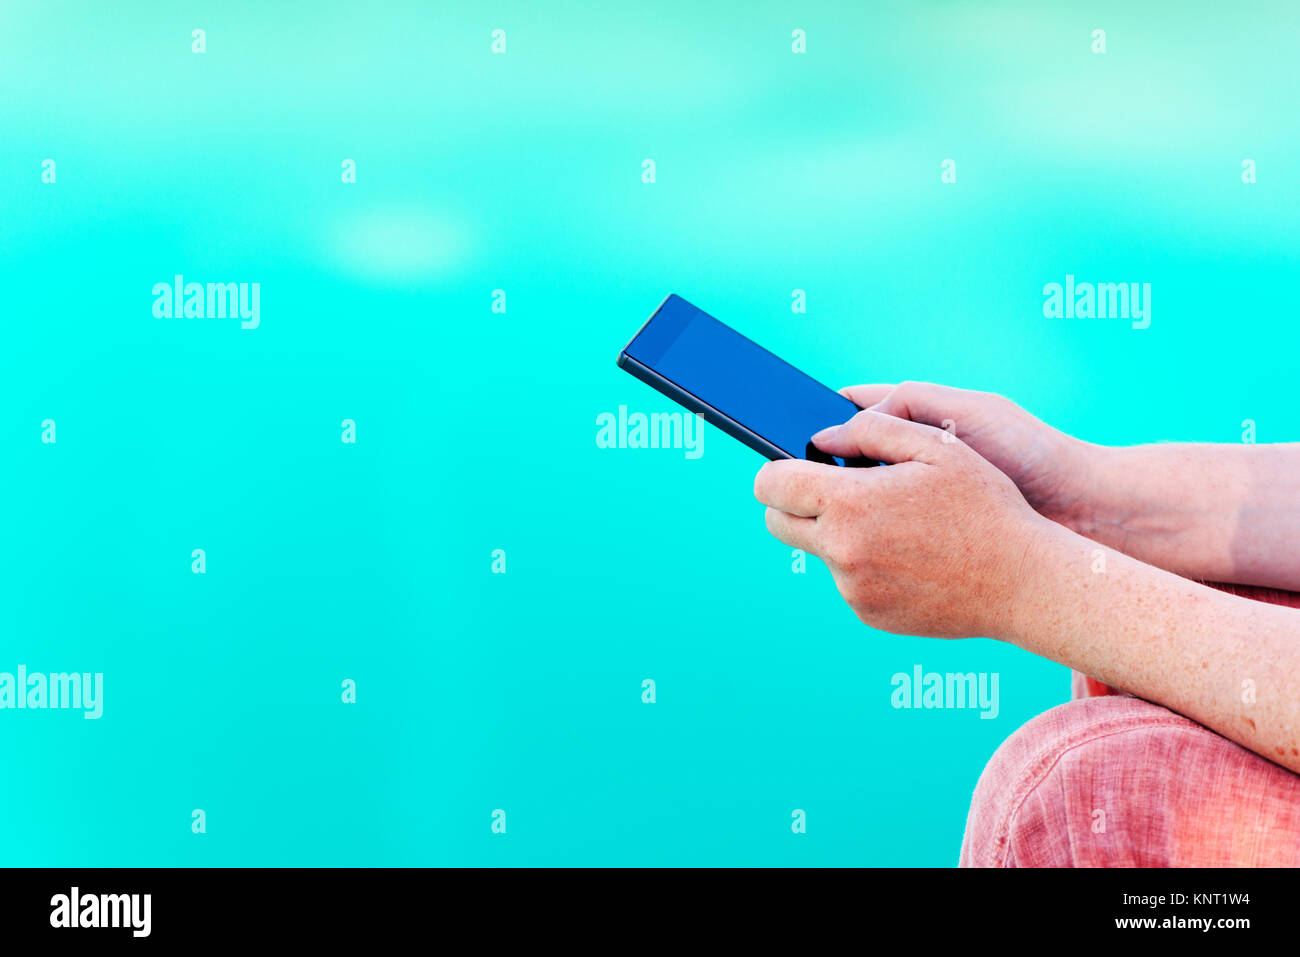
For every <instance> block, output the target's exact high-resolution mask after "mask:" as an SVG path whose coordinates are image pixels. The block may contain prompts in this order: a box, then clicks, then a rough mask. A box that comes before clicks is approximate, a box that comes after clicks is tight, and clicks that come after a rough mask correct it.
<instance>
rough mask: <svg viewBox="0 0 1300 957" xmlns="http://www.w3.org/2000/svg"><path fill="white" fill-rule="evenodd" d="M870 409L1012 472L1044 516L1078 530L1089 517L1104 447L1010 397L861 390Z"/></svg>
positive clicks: (911, 387) (925, 389)
mask: <svg viewBox="0 0 1300 957" xmlns="http://www.w3.org/2000/svg"><path fill="white" fill-rule="evenodd" d="M840 392H841V394H842V395H844V396H847V397H848V398H849V399H851V400H853V401H854V402H856V403H857V404H858V405H860V406H862V407H863V408H868V409H869V408H874V409H875V410H876V411H878V412H884V413H886V414H888V415H894V416H898V417H899V418H903V419H909V420H911V421H913V422H920V423H923V424H925V425H932V426H934V427H936V428H940V429H943V430H944V431H945V432H947V433H948V434H949V436H950V438H957V439H960V440H961V441H962V442H965V443H966V444H967V445H969V446H970V447H971V448H973V449H974V450H975V451H976V452H978V453H979V454H980V455H982V456H983V457H984V458H986V459H988V460H989V461H990V462H992V463H993V464H994V465H996V466H997V467H998V468H999V469H1001V470H1002V471H1003V472H1005V473H1006V474H1007V475H1008V476H1009V477H1010V478H1011V480H1012V481H1013V482H1015V483H1016V486H1017V487H1018V488H1019V489H1020V492H1021V494H1023V495H1024V497H1025V499H1026V500H1028V502H1029V504H1030V505H1032V506H1033V507H1034V508H1035V509H1036V510H1037V511H1039V512H1040V513H1042V514H1043V515H1045V516H1047V517H1048V518H1050V519H1052V520H1053V521H1056V522H1059V523H1060V524H1062V525H1067V526H1069V527H1071V528H1075V529H1076V530H1077V529H1078V528H1079V527H1080V525H1082V524H1084V522H1085V520H1086V519H1088V518H1089V517H1090V512H1091V510H1092V506H1093V503H1092V502H1091V501H1090V499H1091V496H1092V486H1093V481H1092V477H1091V473H1090V468H1091V465H1092V464H1093V462H1094V459H1095V456H1096V455H1097V454H1098V453H1099V449H1098V447H1097V446H1091V445H1089V444H1088V443H1086V442H1081V441H1079V440H1078V439H1075V438H1072V437H1070V436H1068V435H1066V434H1065V433H1063V432H1058V431H1057V430H1056V429H1054V428H1052V427H1051V426H1049V425H1047V424H1046V423H1044V422H1041V421H1039V420H1038V419H1036V418H1034V417H1033V416H1032V415H1030V414H1029V413H1028V412H1026V411H1025V410H1024V409H1022V408H1020V407H1019V406H1018V405H1016V404H1015V403H1014V402H1012V401H1011V400H1009V399H1004V398H1003V397H1002V396H1000V395H995V394H993V393H991V392H970V391H967V390H965V389H953V388H949V387H948V386H942V385H931V384H930V383H928V382H903V383H901V384H899V385H857V386H850V387H849V388H847V389H841V390H840Z"/></svg>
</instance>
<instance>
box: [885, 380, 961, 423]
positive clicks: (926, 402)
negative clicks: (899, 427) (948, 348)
mask: <svg viewBox="0 0 1300 957" xmlns="http://www.w3.org/2000/svg"><path fill="white" fill-rule="evenodd" d="M971 395H972V393H970V392H967V391H966V390H964V389H954V388H952V387H951V386H946V385H935V384H934V383H931V382H904V383H902V384H900V385H899V386H898V387H897V388H896V389H894V390H893V391H892V392H890V393H889V394H888V395H887V396H885V397H884V398H883V399H881V400H880V403H879V404H878V405H877V406H876V411H877V412H884V413H887V414H888V415H896V416H898V417H899V418H900V419H911V420H912V421H913V422H922V423H924V424H925V425H936V426H942V425H943V423H944V421H945V420H947V419H952V418H953V417H955V416H957V415H959V414H960V412H961V409H962V408H963V407H964V406H965V404H966V402H967V401H968V400H969V399H970V397H971Z"/></svg>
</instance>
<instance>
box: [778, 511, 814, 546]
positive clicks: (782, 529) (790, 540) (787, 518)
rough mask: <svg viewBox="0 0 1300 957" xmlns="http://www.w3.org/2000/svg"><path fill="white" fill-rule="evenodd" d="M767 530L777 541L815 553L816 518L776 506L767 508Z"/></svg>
mask: <svg viewBox="0 0 1300 957" xmlns="http://www.w3.org/2000/svg"><path fill="white" fill-rule="evenodd" d="M767 530H768V531H769V532H771V533H772V535H773V536H775V538H776V539H777V541H781V542H785V544H787V545H789V546H790V547H791V548H802V549H803V550H804V551H805V552H812V553H813V554H814V555H815V554H817V519H815V518H802V517H800V516H798V515H791V514H790V513H789V512H783V511H781V510H780V509H777V508H769V509H768V510H767Z"/></svg>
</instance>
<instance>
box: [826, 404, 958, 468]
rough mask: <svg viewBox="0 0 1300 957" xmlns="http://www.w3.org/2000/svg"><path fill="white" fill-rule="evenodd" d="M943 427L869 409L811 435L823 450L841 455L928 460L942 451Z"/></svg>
mask: <svg viewBox="0 0 1300 957" xmlns="http://www.w3.org/2000/svg"><path fill="white" fill-rule="evenodd" d="M944 434H945V433H944V432H943V430H942V429H936V428H933V427H932V426H929V425H922V424H921V423H919V422H910V421H908V420H907V419H900V418H898V417H897V416H894V415H889V414H887V413H885V412H876V411H874V410H872V409H866V410H864V411H862V412H859V413H858V414H857V415H855V416H854V417H853V418H851V419H849V421H847V422H845V423H844V424H843V425H833V426H831V427H830V428H829V429H822V431H820V432H818V433H817V434H816V435H814V436H813V437H812V440H813V444H814V445H815V446H817V448H819V449H821V450H822V451H823V452H829V453H830V454H831V455H838V456H840V457H841V458H853V457H858V456H861V457H865V458H871V459H879V460H880V461H882V462H888V463H893V464H897V463H899V462H927V463H929V464H931V465H934V464H935V463H936V462H937V461H938V456H939V455H941V454H942V452H941V451H940V450H941V449H942V448H943V443H942V439H943V436H944Z"/></svg>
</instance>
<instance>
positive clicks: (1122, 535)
mask: <svg viewBox="0 0 1300 957" xmlns="http://www.w3.org/2000/svg"><path fill="white" fill-rule="evenodd" d="M1087 461H1088V463H1089V467H1088V469H1087V475H1086V480H1085V490H1084V493H1083V494H1082V495H1081V497H1080V501H1079V503H1078V507H1077V508H1076V509H1075V510H1074V511H1073V513H1072V514H1071V515H1069V516H1068V517H1066V520H1065V523H1066V524H1067V525H1069V527H1071V528H1073V529H1074V530H1075V531H1077V532H1079V533H1080V534H1082V535H1085V536H1087V537H1088V538H1091V539H1093V540H1094V541H1097V542H1100V543H1102V544H1104V545H1108V546H1110V547H1112V548H1115V549H1118V550H1119V551H1122V552H1124V553H1125V554H1128V555H1132V556H1134V557H1135V558H1139V559H1141V560H1142V561H1145V562H1148V563H1150V564H1152V565H1156V566H1157V567H1159V568H1164V569H1167V570H1169V571H1173V572H1176V573H1178V574H1180V575H1184V576H1187V577H1191V578H1198V579H1202V580H1205V581H1222V582H1235V583H1239V584H1249V585H1266V586H1269V587H1273V588H1285V589H1291V590H1300V444H1287V445H1188V444H1170V445H1146V446H1137V447H1134V448H1103V447H1101V446H1089V447H1088V453H1087Z"/></svg>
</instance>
